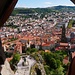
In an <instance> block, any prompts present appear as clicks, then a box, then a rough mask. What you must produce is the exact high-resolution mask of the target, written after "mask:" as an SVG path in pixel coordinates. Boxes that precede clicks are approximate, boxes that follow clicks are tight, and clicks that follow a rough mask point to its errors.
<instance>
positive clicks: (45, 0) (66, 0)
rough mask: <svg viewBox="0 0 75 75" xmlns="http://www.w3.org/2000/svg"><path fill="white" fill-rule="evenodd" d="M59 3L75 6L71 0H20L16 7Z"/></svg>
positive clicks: (47, 5)
mask: <svg viewBox="0 0 75 75" xmlns="http://www.w3.org/2000/svg"><path fill="white" fill-rule="evenodd" d="M57 5H66V6H74V4H73V3H72V2H71V1H70V0H18V3H17V5H16V7H26V8H37V7H43V8H44V7H51V6H57Z"/></svg>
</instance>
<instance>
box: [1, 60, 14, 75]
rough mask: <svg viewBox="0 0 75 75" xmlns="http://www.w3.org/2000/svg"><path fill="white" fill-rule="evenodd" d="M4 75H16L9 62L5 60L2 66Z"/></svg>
mask: <svg viewBox="0 0 75 75" xmlns="http://www.w3.org/2000/svg"><path fill="white" fill-rule="evenodd" d="M1 74H2V75H14V72H13V71H12V70H11V68H10V64H9V62H8V61H7V60H5V63H4V65H2V71H1Z"/></svg>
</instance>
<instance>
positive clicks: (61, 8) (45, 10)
mask: <svg viewBox="0 0 75 75" xmlns="http://www.w3.org/2000/svg"><path fill="white" fill-rule="evenodd" d="M64 11H67V12H75V6H54V7H48V8H15V9H14V11H13V13H12V15H16V14H29V13H35V12H36V13H50V12H64Z"/></svg>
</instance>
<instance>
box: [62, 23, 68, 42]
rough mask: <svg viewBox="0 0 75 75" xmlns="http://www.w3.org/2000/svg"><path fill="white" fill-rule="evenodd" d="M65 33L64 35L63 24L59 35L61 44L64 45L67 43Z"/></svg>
mask: <svg viewBox="0 0 75 75" xmlns="http://www.w3.org/2000/svg"><path fill="white" fill-rule="evenodd" d="M65 33H66V29H65V24H63V26H62V34H61V42H62V43H66V42H67V39H66V35H65Z"/></svg>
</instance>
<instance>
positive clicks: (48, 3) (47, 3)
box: [44, 2, 52, 5]
mask: <svg viewBox="0 0 75 75" xmlns="http://www.w3.org/2000/svg"><path fill="white" fill-rule="evenodd" d="M44 4H46V5H50V4H52V3H51V2H45V3H44Z"/></svg>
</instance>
